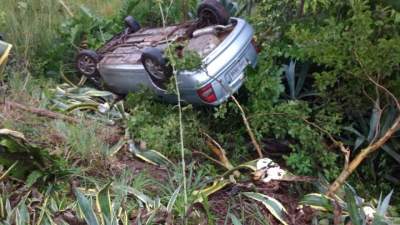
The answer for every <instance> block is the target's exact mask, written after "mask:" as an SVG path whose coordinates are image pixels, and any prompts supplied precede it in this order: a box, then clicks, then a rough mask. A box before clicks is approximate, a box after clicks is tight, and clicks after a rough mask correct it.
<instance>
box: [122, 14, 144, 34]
mask: <svg viewBox="0 0 400 225" xmlns="http://www.w3.org/2000/svg"><path fill="white" fill-rule="evenodd" d="M124 22H125V26H126V27H127V28H128V29H129V33H135V32H137V31H138V30H140V28H141V26H140V24H139V22H138V21H136V20H135V18H133V17H132V16H127V17H125V19H124Z"/></svg>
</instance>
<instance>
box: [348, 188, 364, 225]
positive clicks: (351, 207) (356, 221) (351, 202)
mask: <svg viewBox="0 0 400 225" xmlns="http://www.w3.org/2000/svg"><path fill="white" fill-rule="evenodd" d="M356 198H357V195H356V193H355V191H354V190H353V189H352V188H351V187H350V186H349V185H345V199H346V203H347V211H348V212H349V214H350V218H351V222H352V224H353V225H362V219H361V210H360V208H359V206H358V204H357V199H356Z"/></svg>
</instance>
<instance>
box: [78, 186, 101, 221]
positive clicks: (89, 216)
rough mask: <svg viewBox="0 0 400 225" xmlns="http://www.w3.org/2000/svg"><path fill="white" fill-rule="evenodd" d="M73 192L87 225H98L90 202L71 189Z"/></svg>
mask: <svg viewBox="0 0 400 225" xmlns="http://www.w3.org/2000/svg"><path fill="white" fill-rule="evenodd" d="M73 192H74V195H75V197H76V200H77V201H78V205H79V208H80V209H81V210H82V213H83V216H84V218H85V221H86V222H87V223H88V225H99V222H98V220H97V218H96V214H95V212H94V210H93V208H92V204H91V203H90V201H89V200H88V199H87V198H86V197H85V196H84V195H83V194H82V193H81V192H80V191H79V190H78V189H76V188H73Z"/></svg>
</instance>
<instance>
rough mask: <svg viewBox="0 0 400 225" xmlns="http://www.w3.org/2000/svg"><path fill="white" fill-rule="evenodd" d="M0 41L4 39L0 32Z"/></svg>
mask: <svg viewBox="0 0 400 225" xmlns="http://www.w3.org/2000/svg"><path fill="white" fill-rule="evenodd" d="M0 41H4V37H3V34H2V33H0Z"/></svg>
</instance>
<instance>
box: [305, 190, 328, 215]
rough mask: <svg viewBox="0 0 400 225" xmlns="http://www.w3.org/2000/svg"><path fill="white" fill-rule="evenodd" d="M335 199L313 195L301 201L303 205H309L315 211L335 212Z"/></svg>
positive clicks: (317, 194) (308, 195) (306, 196)
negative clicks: (333, 202)
mask: <svg viewBox="0 0 400 225" xmlns="http://www.w3.org/2000/svg"><path fill="white" fill-rule="evenodd" d="M332 201H333V199H332V198H330V197H328V196H326V195H323V194H319V193H311V194H307V195H305V196H304V197H303V198H302V200H301V201H300V203H301V204H303V205H308V206H310V207H312V208H314V209H317V210H322V211H328V212H333V205H332Z"/></svg>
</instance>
